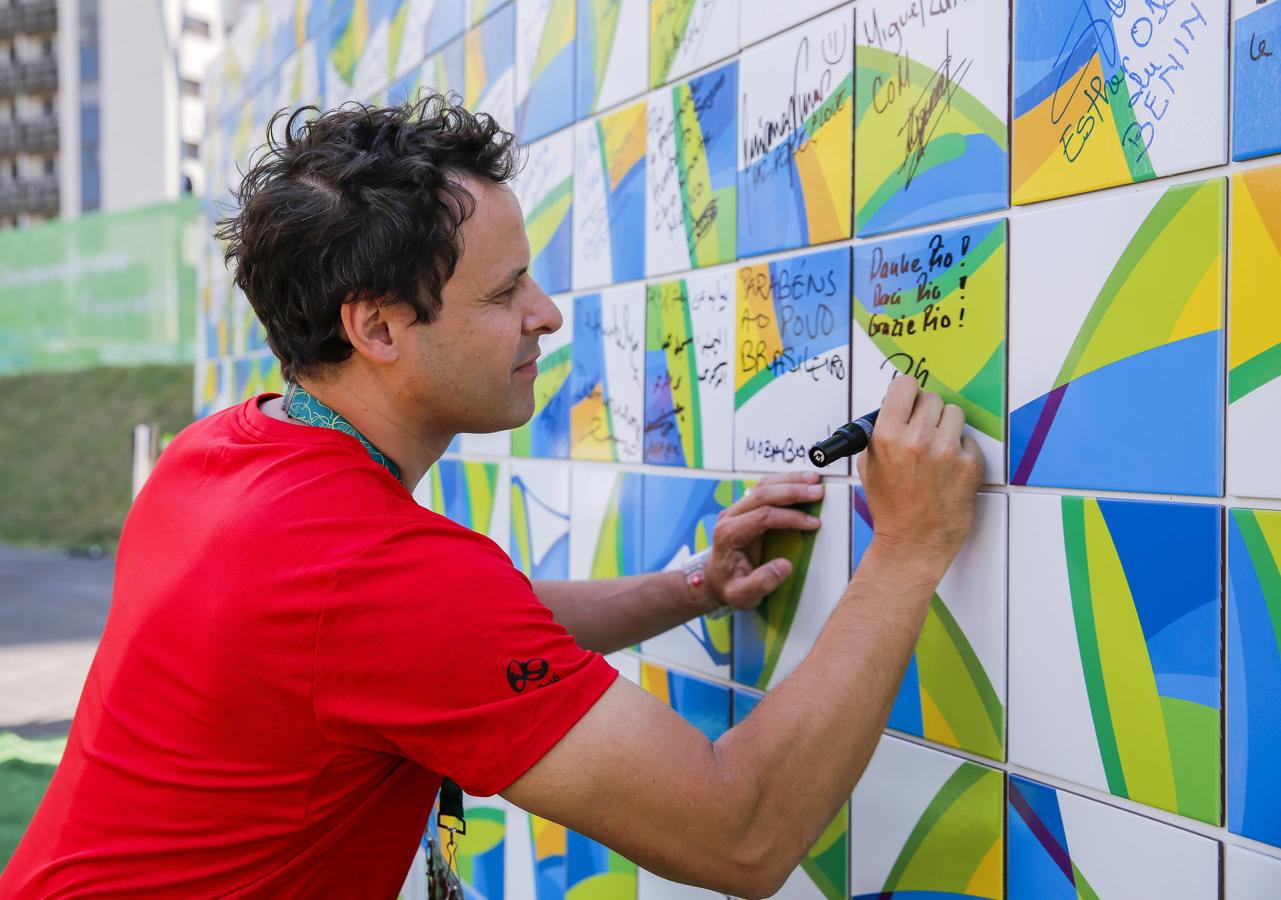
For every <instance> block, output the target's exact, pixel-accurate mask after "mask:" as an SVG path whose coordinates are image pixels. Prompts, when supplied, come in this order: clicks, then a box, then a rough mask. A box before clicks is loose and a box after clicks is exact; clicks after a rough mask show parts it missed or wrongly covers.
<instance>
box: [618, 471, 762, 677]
mask: <svg viewBox="0 0 1281 900" xmlns="http://www.w3.org/2000/svg"><path fill="white" fill-rule="evenodd" d="M742 493H743V482H741V481H728V480H727V481H721V480H718V479H715V478H679V477H668V476H664V475H646V476H645V486H644V494H643V496H644V504H643V505H644V509H645V515H644V528H643V530H642V532H641V534H642V537H641V571H644V572H666V571H671V570H679V569H680V568H682V567H683V566H684V565H685V562H686V560H688V559H689V558H690V557H691V556H693V555H694V554H695V553H701V552H702V551H703V550H706V549H707V548H708V547H710V546H711V544H712V530H713V529H714V528H715V527H716V518H717V516H718V515H720V513H721V511H722V510H725V509H728V508H729V507H730V506H731V505H732V504H733V503H734V502H735V501H736V500H738V499H739V498H740V497H741V496H742ZM731 624H732V623H731V620H730V619H729V618H728V617H722V618H719V619H709V618H708V617H706V616H699V617H698V618H696V619H691V620H690V621H688V622H686V623H684V624H683V625H679V626H677V627H676V628H673V629H672V630H671V631H668V632H665V633H663V634H660V635H658V636H657V637H653V638H650V639H649V640H647V641H644V642H643V643H642V644H641V646H640V649H641V652H642V653H644V654H646V655H647V656H654V657H657V658H659V659H664V660H667V661H669V662H673V663H676V664H677V665H679V666H682V667H684V668H686V669H691V670H693V671H695V672H699V673H702V674H705V675H712V676H716V677H719V678H728V677H729V676H730V639H731Z"/></svg>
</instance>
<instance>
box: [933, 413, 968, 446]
mask: <svg viewBox="0 0 1281 900" xmlns="http://www.w3.org/2000/svg"><path fill="white" fill-rule="evenodd" d="M939 431H940V432H942V437H943V439H944V440H946V441H949V442H952V443H956V444H959V443H960V442H961V435H962V434H963V433H964V431H965V411H964V410H963V409H961V407H959V406H957V405H956V404H955V403H949V404H947V405H946V406H944V407H943V416H942V418H940V419H939Z"/></svg>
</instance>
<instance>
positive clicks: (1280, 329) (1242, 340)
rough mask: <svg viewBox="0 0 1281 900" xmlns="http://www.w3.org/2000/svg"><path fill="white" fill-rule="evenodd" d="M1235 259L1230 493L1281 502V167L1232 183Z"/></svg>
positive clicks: (1230, 359) (1230, 356)
mask: <svg viewBox="0 0 1281 900" xmlns="http://www.w3.org/2000/svg"><path fill="white" fill-rule="evenodd" d="M1269 8H1270V9H1281V4H1278V5H1276V6H1274V7H1269ZM1278 49H1279V50H1281V41H1279V42H1278ZM1229 259H1230V260H1231V261H1232V275H1231V280H1230V282H1229V283H1230V284H1231V286H1232V287H1231V290H1232V296H1231V298H1230V300H1229V303H1228V491H1229V492H1230V493H1232V494H1235V495H1237V496H1243V497H1273V498H1281V465H1277V454H1276V447H1277V444H1278V442H1281V416H1278V414H1277V413H1278V410H1281V297H1278V295H1277V290H1276V285H1277V283H1278V281H1281V166H1278V167H1273V168H1267V169H1254V170H1251V171H1249V172H1239V173H1237V174H1236V175H1234V176H1233V177H1232V252H1231V253H1230V254H1229Z"/></svg>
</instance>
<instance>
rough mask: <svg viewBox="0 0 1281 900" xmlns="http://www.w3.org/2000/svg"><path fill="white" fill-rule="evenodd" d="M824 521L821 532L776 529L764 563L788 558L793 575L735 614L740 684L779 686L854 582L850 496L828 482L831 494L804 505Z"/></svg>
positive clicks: (734, 644)
mask: <svg viewBox="0 0 1281 900" xmlns="http://www.w3.org/2000/svg"><path fill="white" fill-rule="evenodd" d="M801 509H804V510H806V511H808V512H809V513H811V514H812V515H816V516H818V517H819V519H820V520H821V522H822V527H821V528H820V529H819V530H818V531H817V532H814V531H771V532H769V533H768V534H766V536H765V538H764V541H763V544H762V547H761V558H762V559H775V558H777V557H780V556H782V557H786V558H787V559H789V560H791V563H792V566H793V568H792V574H791V575H789V576H788V577H787V578H786V579H784V581H783V583H782V584H780V585H779V586H778V587H777V588H775V589H774V591H773V593H771V594H769V596H767V597H766V598H765V599H764V600H762V601H761V604H760V606H758V607H756V609H754V610H752V611H750V612H736V613H734V614H733V619H734V625H733V632H734V636H733V642H732V651H733V652H732V656H733V673H734V680H735V681H737V682H738V683H739V684H743V685H746V686H748V687H752V688H756V689H758V690H766V689H768V688H772V687H774V686H775V685H776V684H778V683H779V682H780V681H782V680H783V678H784V677H785V676H786V675H787V674H788V673H789V672H791V671H792V669H794V668H796V666H797V664H798V663H799V662H800V661H801V660H802V659H804V657H805V655H806V654H807V653H809V651H810V647H812V646H813V645H814V641H815V640H816V639H817V638H818V635H819V632H820V631H822V630H823V626H824V625H825V624H826V623H827V618H828V616H830V615H831V613H832V610H833V609H835V608H836V603H837V601H839V600H840V598H841V594H842V592H843V591H844V590H845V586H846V584H847V583H848V582H849V566H848V563H849V550H850V492H849V491H848V490H847V489H846V486H845V485H838V484H834V483H833V484H829V485H828V486H827V493H826V496H825V497H824V498H823V499H822V500H820V501H818V502H817V503H813V504H806V505H805V506H802V507H801Z"/></svg>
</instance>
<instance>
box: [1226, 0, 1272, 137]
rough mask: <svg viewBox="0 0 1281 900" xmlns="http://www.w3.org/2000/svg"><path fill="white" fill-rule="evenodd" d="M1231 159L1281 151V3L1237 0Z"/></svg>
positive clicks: (1264, 0) (1234, 20)
mask: <svg viewBox="0 0 1281 900" xmlns="http://www.w3.org/2000/svg"><path fill="white" fill-rule="evenodd" d="M1232 18H1233V25H1232V33H1233V35H1234V38H1233V48H1232V61H1233V67H1232V158H1233V159H1252V158H1253V157H1256V156H1266V155H1268V154H1270V153H1277V152H1281V109H1278V108H1277V103H1276V98H1277V96H1278V95H1279V94H1281V60H1279V59H1278V57H1277V51H1278V50H1281V3H1277V2H1275V0H1272V2H1269V0H1232Z"/></svg>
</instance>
